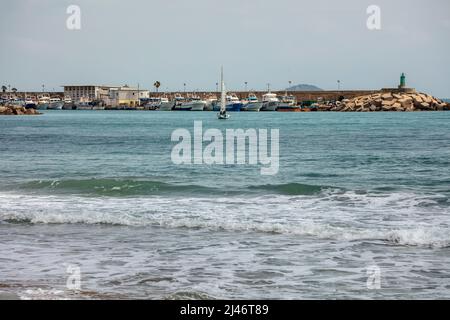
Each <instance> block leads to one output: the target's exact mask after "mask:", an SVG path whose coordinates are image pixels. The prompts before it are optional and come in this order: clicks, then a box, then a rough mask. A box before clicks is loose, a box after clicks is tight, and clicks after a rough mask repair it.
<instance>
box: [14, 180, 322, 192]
mask: <svg viewBox="0 0 450 320" xmlns="http://www.w3.org/2000/svg"><path fill="white" fill-rule="evenodd" d="M328 189H331V187H328V186H316V185H308V184H301V183H284V184H264V185H250V186H247V187H245V186H243V187H242V188H241V189H240V190H239V188H236V187H233V188H231V187H230V188H227V187H226V186H223V187H222V188H218V187H209V186H200V185H183V184H175V183H169V182H162V181H157V180H142V179H132V178H130V179H108V178H105V179H84V180H83V179H79V180H77V179H68V180H36V181H29V182H26V183H23V184H21V185H19V190H21V191H31V192H40V193H47V194H76V195H92V196H141V195H142V196H145V195H165V194H168V195H170V194H184V195H193V194H197V195H218V194H228V195H232V194H240V193H242V192H245V193H251V194H257V193H260V194H261V193H264V194H283V195H313V194H317V193H320V192H322V191H324V190H328Z"/></svg>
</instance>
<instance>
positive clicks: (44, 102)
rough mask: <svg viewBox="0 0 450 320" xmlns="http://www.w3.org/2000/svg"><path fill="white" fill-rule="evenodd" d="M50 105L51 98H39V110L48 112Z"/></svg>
mask: <svg viewBox="0 0 450 320" xmlns="http://www.w3.org/2000/svg"><path fill="white" fill-rule="evenodd" d="M49 105H50V97H47V96H41V97H39V98H38V105H37V109H38V110H47V108H48V106H49Z"/></svg>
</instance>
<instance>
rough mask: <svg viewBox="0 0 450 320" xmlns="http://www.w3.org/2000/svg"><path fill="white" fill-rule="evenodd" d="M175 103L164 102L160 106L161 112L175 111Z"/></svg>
mask: <svg viewBox="0 0 450 320" xmlns="http://www.w3.org/2000/svg"><path fill="white" fill-rule="evenodd" d="M173 105H174V103H173V102H162V103H161V105H160V106H159V109H158V110H159V111H172V109H173Z"/></svg>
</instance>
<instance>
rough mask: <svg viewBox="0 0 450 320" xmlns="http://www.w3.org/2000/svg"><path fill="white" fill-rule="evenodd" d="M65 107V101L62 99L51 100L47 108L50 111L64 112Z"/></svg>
mask: <svg viewBox="0 0 450 320" xmlns="http://www.w3.org/2000/svg"><path fill="white" fill-rule="evenodd" d="M63 106H64V101H61V99H60V98H50V103H49V105H48V107H47V109H48V110H62V108H63Z"/></svg>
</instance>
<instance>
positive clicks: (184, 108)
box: [173, 105, 192, 111]
mask: <svg viewBox="0 0 450 320" xmlns="http://www.w3.org/2000/svg"><path fill="white" fill-rule="evenodd" d="M191 108H192V107H191V106H190V105H178V106H175V107H174V108H173V110H174V111H190V110H191Z"/></svg>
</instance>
